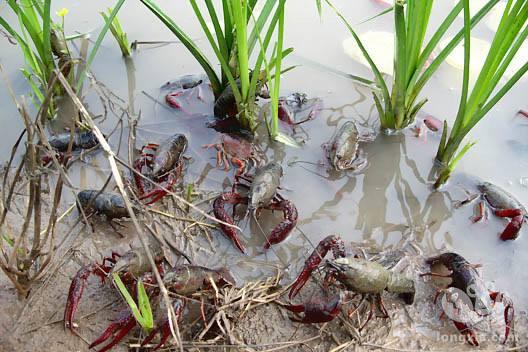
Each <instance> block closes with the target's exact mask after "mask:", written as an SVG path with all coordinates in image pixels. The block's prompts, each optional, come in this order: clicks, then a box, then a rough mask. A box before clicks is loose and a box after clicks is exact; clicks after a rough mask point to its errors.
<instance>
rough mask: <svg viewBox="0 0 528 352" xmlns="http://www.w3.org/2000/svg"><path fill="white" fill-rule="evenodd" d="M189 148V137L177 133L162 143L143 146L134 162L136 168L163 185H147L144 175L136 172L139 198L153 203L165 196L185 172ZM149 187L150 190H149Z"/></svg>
mask: <svg viewBox="0 0 528 352" xmlns="http://www.w3.org/2000/svg"><path fill="white" fill-rule="evenodd" d="M186 149H187V137H185V135H183V134H175V135H173V136H171V137H169V138H168V139H166V140H165V141H163V142H162V143H160V144H155V143H149V144H147V145H145V146H144V147H143V148H141V155H140V157H139V158H138V159H137V160H136V161H135V162H134V170H135V171H136V172H137V173H140V174H141V175H143V176H145V177H147V178H149V179H150V180H152V181H153V182H156V183H158V184H160V186H161V187H159V186H155V187H150V185H149V187H147V184H146V183H145V180H144V179H143V177H141V176H140V175H138V174H137V173H134V180H135V182H136V186H137V189H138V192H139V199H140V200H145V199H148V201H147V203H146V204H152V203H155V202H157V201H158V200H160V199H161V198H163V197H164V196H165V195H166V194H167V191H166V189H169V190H170V189H171V188H172V186H174V184H175V183H176V182H177V180H178V178H179V177H180V175H181V174H182V172H183V153H184V152H185V150H186ZM147 189H149V191H147Z"/></svg>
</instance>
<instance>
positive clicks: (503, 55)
mask: <svg viewBox="0 0 528 352" xmlns="http://www.w3.org/2000/svg"><path fill="white" fill-rule="evenodd" d="M463 3H464V22H465V23H466V24H467V23H469V0H463ZM527 23H528V1H526V0H508V2H507V4H506V7H505V9H504V12H503V14H502V18H501V21H500V23H499V27H498V28H497V32H496V33H495V36H494V37H493V41H492V43H491V48H490V50H489V52H488V55H487V57H486V61H485V62H484V65H483V66H482V68H481V69H480V72H479V74H478V77H477V80H476V82H475V84H474V85H473V87H472V88H471V91H470V90H469V85H470V70H469V64H470V45H471V39H470V28H469V26H467V25H466V26H465V29H464V76H463V80H462V94H461V98H460V105H459V108H458V113H457V116H456V120H455V123H454V125H453V129H452V130H451V131H450V132H449V137H448V129H447V122H445V123H444V130H443V133H442V139H441V141H440V145H439V146H438V152H437V155H436V159H437V160H438V161H439V162H440V163H441V165H443V169H442V170H441V172H440V174H439V175H438V178H437V180H436V183H435V188H438V187H440V186H441V185H442V184H444V183H445V182H446V181H447V180H448V179H449V177H450V175H451V173H452V172H453V170H454V168H455V167H456V165H457V163H458V162H459V161H460V159H461V158H462V157H463V156H464V154H466V153H467V151H468V150H469V149H470V148H471V147H472V146H473V145H474V144H475V143H474V142H469V143H467V144H465V146H464V147H463V148H462V149H460V145H461V144H462V142H463V141H464V138H465V137H466V135H467V134H468V133H469V132H470V131H471V129H472V128H473V127H475V126H476V125H477V123H479V122H480V120H482V119H483V118H484V116H486V114H487V113H488V112H489V111H490V110H491V109H492V108H493V107H494V106H495V104H497V103H498V102H499V101H500V100H501V99H502V98H503V97H504V95H505V94H506V93H508V92H509V91H510V89H512V88H513V86H514V85H515V84H516V83H517V82H518V81H519V79H521V77H522V76H523V75H524V74H525V73H526V71H528V61H527V62H526V63H525V64H524V65H523V66H522V67H521V68H519V69H518V70H517V71H516V72H515V74H514V75H513V76H512V77H511V78H509V79H508V80H507V81H506V82H505V83H504V84H503V85H502V86H499V83H500V82H501V80H503V78H504V76H505V73H506V70H507V69H508V67H510V64H511V62H512V60H513V58H514V57H515V55H516V54H517V53H518V51H519V49H520V48H521V46H522V45H523V43H524V42H525V41H526V38H527V37H528V26H527Z"/></svg>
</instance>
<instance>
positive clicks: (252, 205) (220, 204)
mask: <svg viewBox="0 0 528 352" xmlns="http://www.w3.org/2000/svg"><path fill="white" fill-rule="evenodd" d="M282 172H283V171H282V166H280V165H279V164H277V163H275V162H272V163H269V164H267V165H266V166H264V167H261V168H259V169H257V171H256V172H255V176H254V177H253V178H250V177H246V176H239V177H237V181H236V182H235V183H234V184H233V188H232V190H231V192H224V193H222V194H221V195H220V196H219V197H218V198H216V199H215V201H214V202H213V212H214V215H215V217H216V218H217V219H218V220H220V221H223V222H225V223H228V224H233V223H234V220H233V218H232V217H231V215H229V213H228V212H227V210H226V209H225V206H226V204H233V207H236V206H237V205H238V204H246V205H247V207H248V211H247V213H251V215H252V216H253V217H255V218H256V217H257V216H258V214H259V213H260V210H261V209H270V210H279V211H282V213H283V220H282V221H281V222H280V223H278V224H277V225H276V226H275V227H274V228H273V230H272V231H271V233H270V234H269V236H266V243H265V244H264V249H269V248H270V247H271V246H272V245H274V244H277V243H280V242H282V241H284V240H285V239H286V237H287V236H288V235H289V234H290V232H291V231H292V230H293V229H294V227H295V225H296V224H297V217H298V214H297V208H296V207H295V205H294V204H293V203H292V202H291V201H289V200H287V199H284V198H283V197H282V196H281V195H279V194H278V193H277V190H278V188H279V185H280V179H281V177H282ZM241 180H246V181H247V182H250V184H249V185H247V184H242V183H240V182H239V181H241ZM237 186H241V187H245V188H249V192H248V194H247V195H245V196H244V195H241V194H240V193H238V192H237V191H236V187H237ZM220 228H221V229H222V232H223V233H224V234H225V235H226V236H227V237H228V238H230V239H231V240H232V241H233V242H234V243H235V246H236V247H237V248H238V249H240V251H241V252H242V253H245V248H244V245H243V244H242V242H241V241H240V239H239V237H238V235H237V233H236V230H235V229H234V228H233V227H230V226H227V225H225V224H220Z"/></svg>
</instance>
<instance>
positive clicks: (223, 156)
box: [202, 134, 263, 176]
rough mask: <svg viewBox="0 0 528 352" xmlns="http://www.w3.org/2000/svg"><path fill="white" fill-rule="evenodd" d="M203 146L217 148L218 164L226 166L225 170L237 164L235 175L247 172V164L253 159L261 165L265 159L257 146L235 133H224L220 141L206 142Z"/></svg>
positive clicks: (256, 163)
mask: <svg viewBox="0 0 528 352" xmlns="http://www.w3.org/2000/svg"><path fill="white" fill-rule="evenodd" d="M202 147H203V148H206V149H210V148H215V149H216V166H217V167H221V166H222V165H223V166H224V170H225V171H229V170H230V169H231V165H235V166H236V167H237V170H236V171H235V176H241V175H243V174H244V173H245V172H246V165H247V163H248V161H251V162H252V163H253V164H254V165H256V166H259V165H260V164H261V161H262V160H263V154H262V152H261V151H259V150H258V149H257V147H256V146H255V145H254V144H253V143H251V142H250V141H248V140H246V139H245V138H243V137H238V136H235V135H229V134H222V135H221V137H220V142H218V143H213V144H205V145H203V146H202Z"/></svg>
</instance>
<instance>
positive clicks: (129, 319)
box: [88, 310, 136, 352]
mask: <svg viewBox="0 0 528 352" xmlns="http://www.w3.org/2000/svg"><path fill="white" fill-rule="evenodd" d="M134 326H136V320H135V319H134V316H133V315H132V313H130V312H129V311H128V310H126V311H122V312H121V313H120V315H119V319H118V320H117V321H115V322H113V323H112V324H110V325H109V326H108V327H107V328H106V330H105V331H103V333H102V334H101V336H99V337H98V338H97V339H96V340H95V341H94V342H92V343H91V344H90V346H88V348H94V347H95V346H97V345H100V344H101V343H103V342H105V341H106V340H108V339H109V338H110V337H113V338H112V340H111V341H110V343H109V344H108V345H106V346H104V347H103V348H102V349H100V350H99V351H98V352H105V351H109V350H110V349H111V348H112V347H114V346H115V345H117V344H118V343H119V341H121V340H122V339H123V337H125V336H126V334H128V332H129V331H130V330H132V329H133V328H134ZM116 332H117V333H116ZM114 333H116V334H115V335H114Z"/></svg>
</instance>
